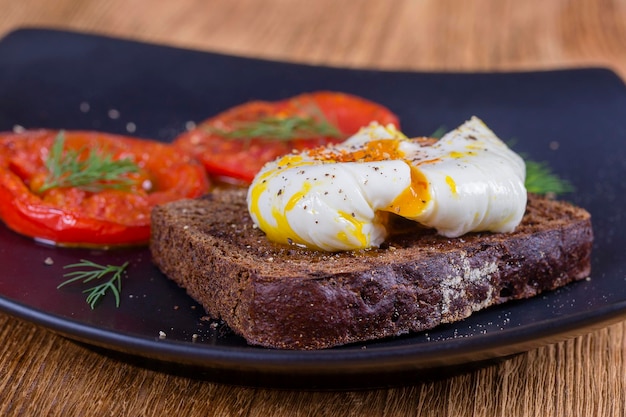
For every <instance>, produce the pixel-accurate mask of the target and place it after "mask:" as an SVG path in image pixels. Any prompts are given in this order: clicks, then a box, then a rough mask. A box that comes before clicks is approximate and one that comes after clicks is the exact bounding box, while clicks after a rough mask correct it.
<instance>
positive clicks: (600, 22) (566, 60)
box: [0, 0, 626, 416]
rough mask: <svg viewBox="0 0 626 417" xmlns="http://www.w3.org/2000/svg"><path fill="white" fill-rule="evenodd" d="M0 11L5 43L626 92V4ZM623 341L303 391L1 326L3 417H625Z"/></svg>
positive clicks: (55, 4) (265, 4) (576, 342)
mask: <svg viewBox="0 0 626 417" xmlns="http://www.w3.org/2000/svg"><path fill="white" fill-rule="evenodd" d="M0 10H2V12H0V35H4V34H6V33H7V32H9V31H11V30H13V29H15V28H18V27H24V26H45V27H55V28H61V29H73V30H80V31H87V32H94V33H99V34H106V35H112V36H118V37H124V38H131V39H138V40H143V41H149V42H156V43H163V44H169V45H174V46H184V47H191V48H196V49H201V50H211V51H219V52H226V53H231V54H237V55H246V56H255V57H265V58H273V59H279V60H289V61H299V62H307V63H315V64H330V65H339V66H349V67H371V68H384V69H406V70H436V71H439V70H446V71H459V70H470V71H474V70H510V69H545V68H555V67H580V66H606V67H609V68H612V69H613V70H615V71H616V72H617V73H618V74H620V75H621V76H622V77H623V78H626V1H624V0H613V1H610V0H602V1H598V0H584V1H579V2H573V1H567V0H528V1H525V2H519V1H514V0H472V1H463V2H460V1H454V0H394V1H376V0H354V1H346V2H338V1H335V0H316V1H290V0H264V1H254V0H222V1H219V0H213V1H201V0H176V1H171V2H160V3H159V4H158V5H157V3H156V2H151V1H149V0H125V1H122V0H114V1H107V2H103V1H95V0H81V1H78V0H55V1H44V0H21V1H19V2H16V1H9V0H0ZM625 338H626V322H624V323H618V324H615V325H612V326H610V327H608V328H604V329H601V330H598V331H595V332H593V333H591V334H588V335H585V336H582V337H578V338H575V339H573V340H569V341H566V342H563V343H559V344H555V345H550V346H546V347H542V348H539V349H536V350H533V351H530V352H528V353H526V354H522V355H520V356H517V357H515V358H513V359H511V360H508V361H506V362H504V363H501V364H499V365H495V366H491V367H488V368H485V369H481V370H478V371H475V372H473V373H469V374H466V375H462V376H458V377H453V378H449V379H445V380H441V381H437V382H425V383H420V384H417V385H415V386H410V387H400V388H393V389H383V390H371V391H358V392H299V391H274V390H266V389H255V388H241V387H233V386H226V385H219V384H214V383H208V382H203V381H198V380H193V379H188V378H184V377H177V376H172V375H168V374H164V373H158V372H154V371H150V370H146V369H144V368H141V367H136V366H133V365H129V364H124V363H120V362H117V361H115V360H113V359H110V358H107V357H104V356H101V355H99V354H97V353H95V352H93V351H91V350H88V349H86V348H84V347H81V346H79V345H76V344H74V343H72V342H70V341H68V340H65V339H63V338H61V337H58V336H56V335H54V334H52V333H50V332H48V331H47V330H45V329H43V328H40V327H38V326H35V325H33V324H30V323H27V322H24V321H21V320H18V319H16V318H13V317H10V316H7V315H4V314H0V415H4V416H8V415H29V416H30V415H49V416H61V415H62V416H69V415H84V416H96V415H132V416H138V415H168V414H170V415H180V416H195V415H220V416H221V415H248V416H269V415H274V416H296V415H312V416H313V415H315V416H321V415H327V416H345V415H355V416H356V415H385V416H395V415H411V416H415V415H432V416H461V415H467V416H494V415H503V416H504V415H506V416H522V415H524V416H525V415H533V416H546V415H552V416H617V415H624V413H626V372H625V371H624V367H625V366H626V351H625V350H624V341H625V340H626V339H625ZM173 413H175V414H173Z"/></svg>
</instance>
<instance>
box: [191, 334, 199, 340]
mask: <svg viewBox="0 0 626 417" xmlns="http://www.w3.org/2000/svg"><path fill="white" fill-rule="evenodd" d="M198 337H199V336H198V334H197V333H194V334H192V335H191V341H192V342H196V341H197V340H198Z"/></svg>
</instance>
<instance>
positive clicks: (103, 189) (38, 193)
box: [0, 130, 209, 247]
mask: <svg viewBox="0 0 626 417" xmlns="http://www.w3.org/2000/svg"><path fill="white" fill-rule="evenodd" d="M59 134H62V135H63V137H64V142H63V149H62V152H63V153H62V155H68V154H69V153H73V155H74V156H75V157H76V158H75V160H74V168H73V169H74V170H75V171H81V172H82V174H84V173H85V171H86V170H88V169H90V170H93V166H92V167H91V168H86V165H84V164H83V163H82V162H79V161H83V162H84V161H86V160H87V159H88V158H89V157H90V155H92V156H93V155H96V156H97V157H106V158H108V159H107V161H108V162H109V163H110V162H112V161H120V160H123V161H126V162H129V163H130V164H131V165H132V166H133V171H132V172H126V173H123V174H120V178H121V179H123V180H124V183H123V185H122V186H119V184H118V186H117V187H108V185H110V183H111V182H112V181H114V179H111V176H110V175H109V177H106V178H105V179H103V180H101V181H100V184H99V185H100V186H99V187H94V186H93V184H92V186H85V184H83V185H75V184H74V185H72V184H71V183H62V184H60V185H59V186H53V187H51V188H47V189H46V187H44V184H46V181H47V180H48V179H49V178H50V172H51V165H50V158H51V155H52V153H53V150H52V149H53V147H54V146H55V144H58V142H57V141H58V139H59ZM57 162H59V161H57ZM65 162H68V160H67V159H66V160H65ZM107 166H110V165H106V164H105V165H104V169H106V168H107ZM76 167H79V168H80V169H77V168H76ZM100 168H101V169H102V168H103V167H102V166H101V167H100ZM109 172H110V171H109ZM83 176H84V175H83ZM61 178H63V179H67V178H69V174H68V173H67V172H66V173H64V174H61ZM103 184H108V185H104V186H102V185H103ZM208 188H209V181H208V179H207V175H206V172H205V170H204V168H203V167H202V165H201V164H200V163H198V162H197V161H196V160H195V159H193V158H192V157H191V156H189V155H187V154H186V153H184V152H183V151H181V150H179V149H176V148H174V147H173V146H171V145H166V144H163V143H159V142H154V141H149V140H143V139H137V138H131V137H126V136H117V135H111V134H105V133H99V132H82V131H67V132H63V133H59V132H56V131H50V130H34V131H26V132H23V133H3V134H0V218H2V220H3V221H4V223H5V224H6V225H7V226H8V227H9V228H10V229H12V230H14V231H16V232H18V233H21V234H23V235H27V236H30V237H33V238H36V239H38V240H41V241H45V242H48V243H53V244H57V245H64V246H99V247H107V246H113V245H115V246H117V245H136V244H145V243H147V242H148V240H149V236H150V210H151V208H152V207H153V206H154V205H156V204H160V203H165V202H168V201H173V200H177V199H181V198H186V197H189V198H192V197H197V196H199V195H201V194H203V193H205V192H206V191H207V190H208Z"/></svg>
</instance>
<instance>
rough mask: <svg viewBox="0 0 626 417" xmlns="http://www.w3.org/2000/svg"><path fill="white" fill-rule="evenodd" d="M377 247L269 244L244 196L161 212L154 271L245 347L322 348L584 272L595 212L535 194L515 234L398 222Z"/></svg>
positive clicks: (448, 315)
mask: <svg viewBox="0 0 626 417" xmlns="http://www.w3.org/2000/svg"><path fill="white" fill-rule="evenodd" d="M403 226H404V227H405V229H404V230H403V229H402V228H399V230H400V232H399V233H398V234H395V235H394V236H392V237H391V238H390V239H389V241H388V242H387V244H385V245H384V247H383V248H380V249H371V250H361V251H350V252H340V253H327V252H318V251H311V250H306V249H300V248H297V247H295V246H287V245H278V244H274V243H271V242H269V241H268V240H267V239H266V238H265V235H264V234H263V232H262V231H260V230H259V229H257V228H255V227H254V226H253V223H252V220H251V219H250V216H249V215H248V211H247V206H246V201H245V191H244V190H226V191H219V190H218V191H215V192H213V193H211V194H208V195H206V196H204V197H202V198H199V199H195V200H182V201H178V202H174V203H169V204H165V205H162V206H159V207H156V208H155V209H154V210H153V213H152V238H151V243H150V249H151V252H152V257H153V260H154V263H155V264H156V265H157V266H158V267H159V268H160V269H161V270H162V271H163V273H165V275H167V276H168V277H169V278H170V279H172V280H174V281H175V282H177V283H178V284H179V285H180V286H182V287H184V288H186V290H187V292H188V294H189V295H190V296H191V297H193V298H194V299H195V300H196V301H198V302H199V303H200V304H202V306H204V308H205V309H206V311H207V313H208V315H209V316H210V317H212V318H215V319H218V318H219V319H223V320H224V321H225V322H226V323H227V324H228V325H229V327H230V328H231V329H232V330H233V331H234V332H235V333H237V334H240V335H241V336H243V337H244V338H245V339H246V341H247V342H248V343H250V344H254V345H261V346H266V347H274V348H283V349H320V348H327V347H331V346H337V345H342V344H346V343H352V342H361V341H366V340H371V339H378V338H383V337H388V336H394V335H400V334H404V333H408V332H416V331H421V330H426V329H431V328H433V327H435V326H437V325H439V324H442V323H450V322H454V321H457V320H461V319H463V318H465V317H468V316H469V315H470V314H471V313H472V312H474V311H477V310H480V309H483V308H486V307H488V306H491V305H494V304H500V303H503V302H505V301H508V300H513V299H520V298H526V297H531V296H534V295H536V294H539V293H540V292H542V291H546V290H552V289H555V288H557V287H560V286H563V285H565V284H567V283H569V282H571V281H574V280H579V279H583V278H586V277H588V276H589V273H590V268H591V266H590V265H591V259H590V258H591V247H592V241H593V233H592V227H591V218H590V215H589V213H588V212H586V211H585V210H583V209H581V208H577V207H574V206H572V205H570V204H568V203H565V202H560V201H555V200H549V199H544V198H541V197H537V196H532V195H531V196H529V203H528V208H527V212H526V215H525V217H524V219H523V222H522V223H521V225H520V226H519V227H518V228H517V230H516V231H515V232H514V233H510V234H492V233H471V234H467V235H465V236H463V237H461V238H457V239H448V238H445V237H442V236H439V235H437V234H435V233H434V232H433V231H432V230H426V229H423V228H420V227H415V226H412V225H406V223H403Z"/></svg>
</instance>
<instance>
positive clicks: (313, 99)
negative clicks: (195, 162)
mask: <svg viewBox="0 0 626 417" xmlns="http://www.w3.org/2000/svg"><path fill="white" fill-rule="evenodd" d="M291 116H299V117H307V118H313V119H315V120H317V121H325V122H328V123H329V124H331V125H332V126H334V127H335V128H336V129H338V133H339V134H338V135H337V136H329V135H323V134H320V135H316V136H313V137H311V136H310V135H306V136H304V137H302V136H300V137H299V136H297V134H296V136H293V137H291V138H289V139H285V138H282V139H280V138H276V137H272V136H271V135H268V136H265V137H263V136H260V137H258V136H255V137H247V138H232V137H228V135H227V133H228V132H232V131H234V130H237V128H239V127H241V126H243V125H246V124H248V125H249V124H250V123H252V122H258V121H259V120H261V119H267V118H272V117H273V118H283V119H285V118H289V117H291ZM373 121H376V122H379V123H380V124H384V125H387V124H394V125H395V126H396V127H398V128H399V121H398V117H397V116H396V115H395V114H393V113H392V112H391V111H390V110H389V109H387V108H385V107H384V106H382V105H380V104H377V103H374V102H372V101H369V100H366V99H363V98H360V97H357V96H353V95H349V94H344V93H336V92H330V91H320V92H314V93H305V94H301V95H298V96H295V97H291V98H289V99H286V100H281V101H277V102H268V101H251V102H248V103H244V104H242V105H239V106H236V107H233V108H231V109H229V110H226V111H224V112H222V113H220V114H218V115H216V116H214V117H211V118H209V119H207V120H205V121H203V122H202V123H200V124H199V125H198V126H197V127H196V128H195V129H192V130H190V131H188V132H185V133H183V134H181V135H180V136H178V137H177V138H176V140H175V141H174V145H175V146H177V147H180V148H181V149H183V150H185V151H186V152H188V153H190V154H192V155H194V156H195V157H196V158H198V159H199V160H200V161H201V162H202V164H203V165H204V167H205V168H206V170H207V172H208V173H209V174H211V175H216V176H223V177H224V176H225V177H230V178H234V179H236V180H240V181H242V182H244V183H250V182H251V181H252V179H253V178H254V176H255V175H256V173H257V172H258V171H259V170H260V169H261V168H262V167H263V165H265V163H267V162H269V161H272V160H274V159H276V158H277V157H279V156H282V155H285V154H287V153H289V152H291V151H292V150H294V149H295V150H301V149H305V148H312V147H316V146H320V145H324V144H326V143H331V142H340V141H343V140H345V139H346V138H347V137H348V136H350V135H352V134H354V133H356V132H357V131H358V130H359V129H360V128H361V127H363V126H367V125H368V124H369V123H370V122H373ZM223 132H224V133H223Z"/></svg>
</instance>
